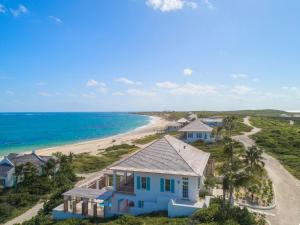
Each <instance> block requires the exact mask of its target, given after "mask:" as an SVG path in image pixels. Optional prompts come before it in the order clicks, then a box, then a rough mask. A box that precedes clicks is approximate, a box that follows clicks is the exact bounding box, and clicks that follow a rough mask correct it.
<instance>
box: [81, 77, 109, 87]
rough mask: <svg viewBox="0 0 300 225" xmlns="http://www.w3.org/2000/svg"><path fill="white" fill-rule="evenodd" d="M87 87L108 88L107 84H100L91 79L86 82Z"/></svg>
mask: <svg viewBox="0 0 300 225" xmlns="http://www.w3.org/2000/svg"><path fill="white" fill-rule="evenodd" d="M86 86H87V87H97V86H100V87H106V84H105V83H104V82H98V81H96V80H93V79H91V80H88V81H87V82H86Z"/></svg>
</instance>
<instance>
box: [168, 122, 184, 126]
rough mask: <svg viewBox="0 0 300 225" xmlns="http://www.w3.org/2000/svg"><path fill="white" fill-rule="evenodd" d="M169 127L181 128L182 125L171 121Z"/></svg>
mask: <svg viewBox="0 0 300 225" xmlns="http://www.w3.org/2000/svg"><path fill="white" fill-rule="evenodd" d="M167 126H168V127H180V126H181V123H178V122H176V121H171V122H169V123H168V124H167Z"/></svg>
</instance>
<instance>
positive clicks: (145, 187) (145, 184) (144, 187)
mask: <svg viewBox="0 0 300 225" xmlns="http://www.w3.org/2000/svg"><path fill="white" fill-rule="evenodd" d="M141 181H142V182H141V183H142V185H141V186H142V189H147V178H146V177H141Z"/></svg>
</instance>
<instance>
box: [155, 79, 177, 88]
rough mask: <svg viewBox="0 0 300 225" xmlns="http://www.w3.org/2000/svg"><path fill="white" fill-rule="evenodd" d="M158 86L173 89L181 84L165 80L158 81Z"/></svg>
mask: <svg viewBox="0 0 300 225" xmlns="http://www.w3.org/2000/svg"><path fill="white" fill-rule="evenodd" d="M156 86H157V87H159V88H165V89H173V88H177V87H178V86H179V85H178V84H175V83H172V82H170V81H165V82H157V83H156Z"/></svg>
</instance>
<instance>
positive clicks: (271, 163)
mask: <svg viewBox="0 0 300 225" xmlns="http://www.w3.org/2000/svg"><path fill="white" fill-rule="evenodd" d="M249 119H250V118H249V117H245V118H244V123H245V124H246V125H248V126H251V127H252V128H253V129H252V130H251V131H250V132H247V133H244V134H243V135H237V136H234V137H232V138H233V139H234V140H236V141H239V142H241V143H243V144H244V145H245V146H246V147H250V146H253V145H255V142H254V140H252V139H251V138H250V136H251V135H253V134H255V133H257V132H260V131H261V129H260V128H257V127H254V126H252V125H251V123H250V121H249ZM263 157H264V158H265V168H266V170H267V172H268V175H269V176H270V178H271V179H272V181H273V184H274V191H275V198H276V208H275V209H272V210H266V211H265V212H266V213H267V220H268V221H269V222H270V223H271V224H272V225H300V181H299V180H297V179H296V178H295V177H293V176H292V175H291V174H290V173H289V172H288V171H287V170H286V169H285V168H284V167H283V166H282V165H281V164H280V163H279V161H278V160H276V159H275V158H273V157H272V156H270V155H268V154H266V153H264V154H263Z"/></svg>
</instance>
